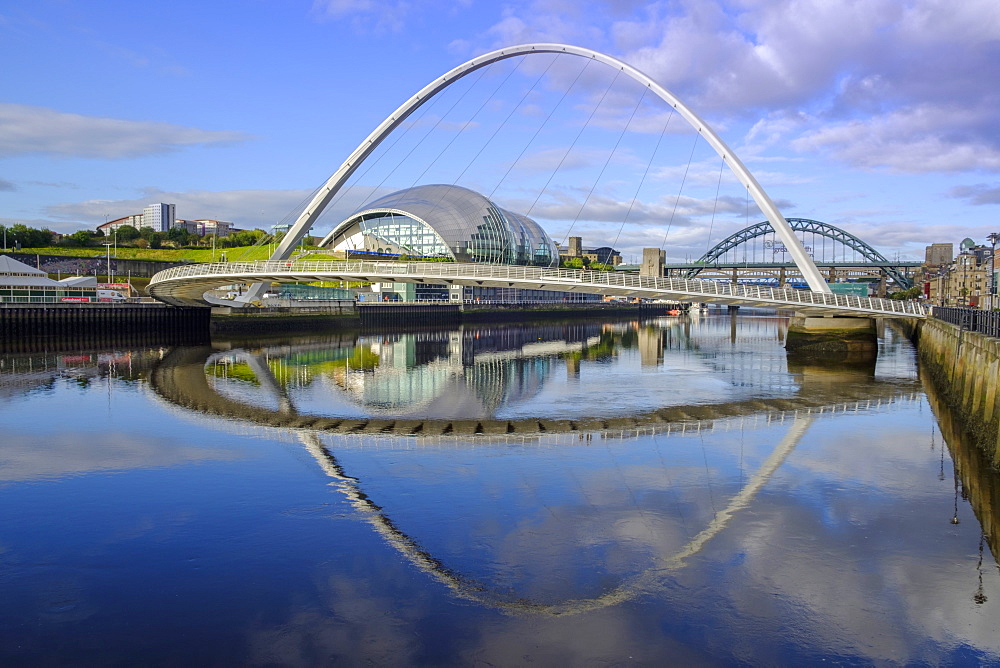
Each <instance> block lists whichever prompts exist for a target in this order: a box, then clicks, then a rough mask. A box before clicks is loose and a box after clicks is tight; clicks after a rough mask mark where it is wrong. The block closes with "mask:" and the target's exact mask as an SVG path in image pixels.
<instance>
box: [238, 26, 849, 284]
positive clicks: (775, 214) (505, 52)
mask: <svg viewBox="0 0 1000 668" xmlns="http://www.w3.org/2000/svg"><path fill="white" fill-rule="evenodd" d="M541 53H547V54H568V55H573V56H579V57H582V58H589V59H591V60H594V61H597V62H600V63H603V64H605V65H608V66H610V67H613V68H615V69H618V70H620V71H621V72H622V73H623V74H626V75H628V76H629V77H631V78H632V79H634V80H635V81H637V82H639V83H640V84H642V85H644V86H646V87H647V88H648V89H649V90H650V91H651V92H652V93H654V94H655V95H657V96H658V97H659V98H660V99H662V100H663V101H665V102H666V103H667V104H669V105H670V106H671V107H672V108H673V109H674V110H675V111H677V112H678V113H679V114H680V115H681V117H682V118H684V120H686V121H687V122H688V123H689V124H690V125H691V127H693V128H695V129H696V130H697V131H698V133H699V134H700V135H701V136H703V137H704V138H705V140H706V141H707V142H708V144H709V145H710V146H711V147H712V148H713V149H714V150H715V152H716V153H718V154H719V156H720V157H721V158H722V159H723V161H724V162H725V163H726V164H727V165H728V166H729V168H730V170H731V171H732V172H733V174H735V175H736V178H737V179H738V180H739V181H740V183H741V184H743V186H744V187H745V188H746V189H747V192H748V193H749V195H750V196H751V197H753V199H754V202H756V203H757V206H758V207H760V210H761V211H762V212H763V213H764V216H765V217H766V218H767V220H768V221H770V223H771V225H772V226H773V228H774V230H775V232H776V233H777V234H778V235H779V236H780V237H781V239H782V241H783V242H784V244H785V246H786V247H787V248H788V250H789V252H790V254H791V256H792V259H793V261H794V262H795V264H796V265H798V267H799V269H800V271H801V272H802V276H803V278H805V280H806V283H808V285H809V287H810V289H811V290H812V291H814V292H824V293H829V292H830V288H829V286H828V285H827V284H826V281H825V280H824V279H823V276H822V275H821V274H820V271H819V269H817V267H816V265H815V263H814V262H813V261H812V258H810V257H809V254H808V253H807V252H806V250H805V248H804V247H803V246H802V243H801V242H800V241H799V240H798V238H797V237H796V236H795V234H794V232H792V229H791V228H790V227H789V225H788V222H787V221H786V220H785V218H784V216H782V215H781V212H780V211H779V210H778V207H777V206H776V205H775V204H774V202H773V201H772V200H771V198H770V197H769V196H768V195H767V193H766V192H764V189H763V188H762V187H761V185H760V183H758V182H757V179H756V178H754V176H753V174H751V173H750V170H748V169H747V168H746V166H745V165H744V164H743V162H742V161H741V160H740V159H739V157H737V156H736V154H735V153H733V151H732V150H731V149H730V148H729V147H728V146H727V145H726V143H725V142H724V141H722V138H721V137H719V135H717V134H716V133H715V131H714V130H712V129H711V128H710V127H709V126H708V124H707V123H705V121H703V120H702V119H701V118H700V117H699V116H698V115H697V114H695V113H694V111H693V110H691V108H690V107H688V106H687V105H685V104H684V103H683V102H681V100H680V99H678V98H677V97H676V96H675V95H674V94H673V93H671V92H670V91H669V90H667V89H666V88H664V87H663V86H661V85H660V84H658V83H657V82H656V81H654V80H653V79H651V78H650V77H649V76H647V75H646V74H644V73H642V72H640V71H639V70H637V69H635V68H634V67H632V66H631V65H629V64H627V63H625V62H623V61H621V60H618V59H617V58H614V57H612V56H608V55H606V54H603V53H600V52H599V51H594V50H592V49H587V48H584V47H579V46H572V45H569V44H546V43H538V44H522V45H518V46H511V47H507V48H504V49H498V50H496V51H492V52H490V53H487V54H484V55H481V56H477V57H476V58H473V59H472V60H469V61H467V62H465V63H462V64H461V65H459V66H458V67H455V68H454V69H452V70H451V71H449V72H447V73H446V74H444V75H442V76H441V77H439V78H437V79H435V80H434V81H432V82H431V83H429V84H427V85H426V86H424V87H423V88H422V89H420V91H418V92H417V93H416V94H415V95H414V96H413V97H411V98H410V99H409V100H407V101H406V102H404V103H403V104H402V105H401V106H400V107H399V108H398V109H396V111H394V112H393V113H392V114H390V116H389V117H388V118H386V119H385V120H384V121H382V123H381V124H379V126H378V127H377V128H375V130H373V131H372V133H371V134H370V135H368V137H367V138H366V139H365V140H364V141H363V142H362V143H361V144H360V145H359V146H358V147H357V148H356V149H355V150H354V152H353V153H351V155H350V156H348V158H347V160H345V161H344V163H343V164H342V165H341V166H340V168H339V169H338V170H337V171H336V172H334V173H333V175H332V176H330V178H329V179H327V181H326V183H324V184H323V186H321V187H320V188H319V190H318V191H317V192H316V194H315V195H314V196H313V198H312V200H311V201H310V202H309V204H307V205H306V207H305V209H304V210H303V211H302V213H301V214H300V215H299V217H298V218H297V219H296V221H295V223H294V224H293V225H292V226H291V228H290V229H289V231H288V233H287V234H286V235H285V237H284V239H282V241H281V243H279V244H278V247H277V248H276V249H275V251H274V254H273V255H272V256H271V260H276V261H280V260H287V259H288V258H289V257H290V256H291V253H292V250H293V249H294V248H295V246H296V245H297V244H298V242H299V241H301V239H302V237H304V236H305V234H306V233H307V232H308V231H309V229H310V228H311V227H312V225H313V223H314V222H315V221H316V219H317V218H318V217H319V215H320V214H321V213H322V212H323V210H324V209H325V208H326V206H327V205H328V204H329V203H330V201H331V200H332V199H333V197H334V196H335V195H336V194H337V193H338V192H339V191H340V189H341V188H342V187H343V185H344V184H345V183H346V182H347V180H348V179H349V178H350V177H351V175H353V174H354V172H355V171H357V169H358V167H359V166H360V165H361V163H362V162H363V161H364V160H365V159H366V158H367V157H368V156H369V155H371V153H372V152H373V151H374V150H375V149H376V148H377V147H378V146H379V144H381V143H382V141H383V140H384V139H385V138H386V137H387V136H388V135H389V134H390V133H391V132H392V131H393V130H395V129H396V128H398V127H399V126H400V125H401V124H402V123H403V122H404V121H405V120H406V119H407V118H409V117H410V115H412V114H413V113H414V112H415V111H416V110H417V109H419V108H420V107H421V106H423V105H424V104H425V103H426V102H427V101H428V100H430V99H431V98H432V97H434V96H435V95H436V94H437V93H439V92H441V91H442V90H444V89H445V88H447V87H448V86H449V85H451V84H452V83H454V82H455V81H458V80H459V79H461V78H463V77H465V76H467V75H469V74H471V73H472V72H475V71H477V70H479V69H481V68H483V67H486V66H487V65H490V64H492V63H495V62H498V61H501V60H506V59H508V58H515V57H519V56H528V55H531V54H541ZM262 291H263V284H258V285H256V286H254V287H253V288H252V289H251V290H250V291H249V292H248V293H247V294H246V299H247V300H248V301H250V300H253V299H256V298H257V297H258V296H259V294H260V293H261V292H262Z"/></svg>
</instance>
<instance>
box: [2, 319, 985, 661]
mask: <svg viewBox="0 0 1000 668" xmlns="http://www.w3.org/2000/svg"><path fill="white" fill-rule="evenodd" d="M785 322H786V321H785V320H784V319H783V318H779V317H774V316H769V315H752V314H750V315H741V316H739V317H737V318H731V317H729V316H728V315H722V314H716V315H702V316H700V317H698V316H697V314H696V317H695V318H694V319H687V318H685V319H678V318H674V319H669V320H662V321H651V322H642V323H638V322H633V323H616V324H605V323H600V322H593V323H579V322H577V323H572V324H567V325H557V324H544V325H530V324H529V325H518V326H510V327H502V326H490V327H482V328H479V327H464V328H460V329H452V330H442V331H422V332H419V333H413V334H405V333H391V332H387V333H384V334H381V335H375V336H373V335H349V334H344V335H340V336H328V337H312V338H303V339H288V340H280V341H251V342H224V343H223V342H217V343H216V344H214V345H213V346H212V347H202V348H142V349H133V350H105V351H85V352H80V353H72V354H67V353H59V354H42V353H38V354H34V355H27V354H25V355H12V356H6V357H2V358H0V664H2V665H27V664H30V665H67V664H69V665H135V664H142V665H181V664H187V665H324V664H338V663H345V664H359V663H365V662H370V663H374V664H377V665H470V664H483V665H523V664H528V663H535V664H540V665H609V664H610V665H619V664H633V663H634V664H646V665H652V664H663V663H665V662H669V663H674V664H689V665H690V664H697V665H731V664H740V663H746V664H772V665H773V664H783V665H792V664H802V663H818V662H820V661H831V662H835V663H841V664H844V663H846V664H866V665H867V664H872V663H876V664H929V665H939V664H977V663H994V662H997V661H998V660H1000V633H998V620H1000V614H998V610H1000V609H998V608H997V606H998V605H1000V571H998V568H997V563H996V560H995V559H994V557H993V550H992V548H993V547H996V545H997V544H996V538H997V536H996V531H997V520H996V519H995V517H994V514H993V508H994V507H995V503H994V501H995V500H996V499H997V498H998V497H1000V493H998V491H997V489H998V485H997V482H996V474H995V473H994V471H993V470H992V469H990V467H989V466H988V465H987V464H985V463H984V462H983V460H982V458H981V457H980V456H979V455H978V454H977V451H976V450H975V449H973V448H972V447H971V446H969V445H968V444H967V443H966V442H965V440H964V437H963V436H962V434H961V433H960V425H956V424H955V422H954V420H953V419H952V418H951V416H950V415H949V414H948V413H947V411H946V410H945V409H944V408H942V407H941V406H939V405H938V401H937V398H936V396H935V394H934V392H933V390H932V388H929V387H927V386H925V384H924V383H923V382H922V380H921V378H920V374H919V371H918V368H917V363H916V358H915V354H914V351H913V348H912V346H911V345H910V343H909V342H908V341H906V340H905V339H904V338H903V337H902V336H900V335H899V334H897V333H895V332H894V331H892V330H891V329H886V330H885V331H884V332H883V338H882V339H881V341H880V351H879V357H878V361H877V364H875V365H869V366H865V365H860V366H852V367H846V366H840V367H836V368H832V369H831V368H829V367H821V366H813V365H809V364H802V363H794V362H789V361H788V360H786V356H785V353H784V350H783V348H782V339H783V334H784V328H785ZM956 461H957V462H958V464H957V465H956V464H955V462H956Z"/></svg>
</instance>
